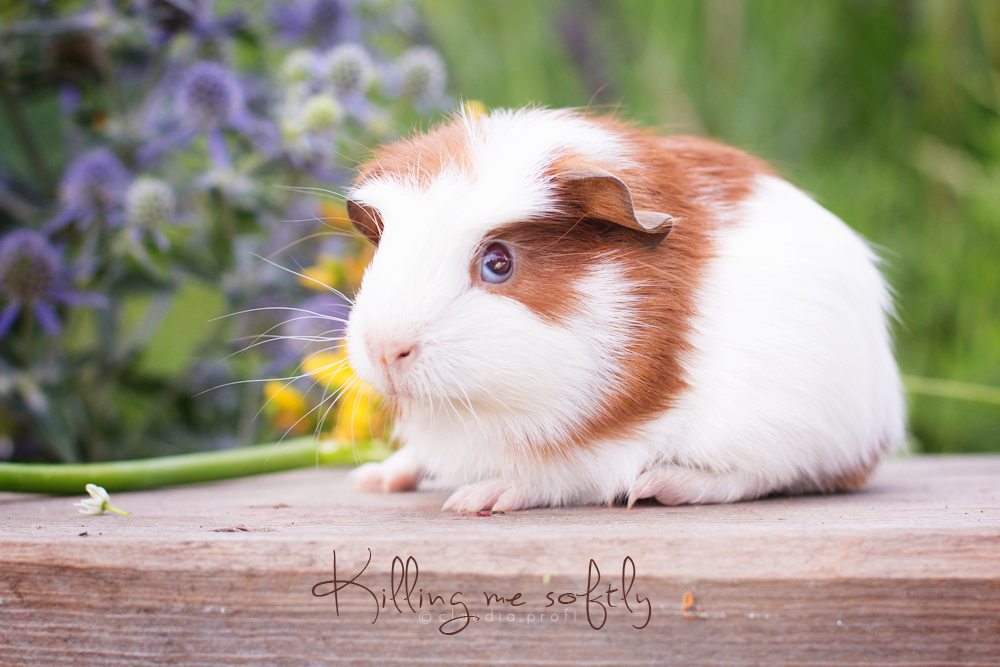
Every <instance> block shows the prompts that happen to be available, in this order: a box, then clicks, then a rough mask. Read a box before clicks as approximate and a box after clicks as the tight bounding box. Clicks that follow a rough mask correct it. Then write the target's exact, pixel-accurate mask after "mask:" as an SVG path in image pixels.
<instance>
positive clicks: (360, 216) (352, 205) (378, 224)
mask: <svg viewBox="0 0 1000 667" xmlns="http://www.w3.org/2000/svg"><path fill="white" fill-rule="evenodd" d="M347 217H349V218H350V219H351V224H353V225H354V228H355V229H357V230H358V231H359V232H361V233H362V234H363V235H364V237H365V238H366V239H368V240H369V241H371V242H372V243H373V244H375V245H376V246H378V242H379V240H380V239H381V238H382V216H380V215H379V213H378V211H376V210H375V209H374V208H372V207H371V206H365V205H364V204H359V203H358V202H356V201H354V200H353V199H348V200H347Z"/></svg>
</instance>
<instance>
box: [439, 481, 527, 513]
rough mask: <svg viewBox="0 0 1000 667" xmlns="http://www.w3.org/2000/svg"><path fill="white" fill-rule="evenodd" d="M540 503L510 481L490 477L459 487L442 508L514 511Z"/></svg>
mask: <svg viewBox="0 0 1000 667" xmlns="http://www.w3.org/2000/svg"><path fill="white" fill-rule="evenodd" d="M538 504H539V503H538V501H537V500H536V499H535V498H533V497H531V496H530V495H528V494H527V493H526V492H525V491H523V490H521V489H519V488H517V487H514V486H511V485H510V483H509V482H505V481H503V480H499V479H489V480H486V481H485V482H478V483H476V484H466V485H465V486H461V487H459V488H458V489H457V490H456V491H455V492H454V493H453V494H451V495H450V496H449V497H448V500H446V501H445V502H444V507H442V508H441V509H442V510H455V511H456V512H479V511H482V510H492V511H494V512H513V511H515V510H524V509H528V508H529V507H537V506H538Z"/></svg>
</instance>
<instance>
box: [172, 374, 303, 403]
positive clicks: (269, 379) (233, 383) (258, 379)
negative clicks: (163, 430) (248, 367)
mask: <svg viewBox="0 0 1000 667" xmlns="http://www.w3.org/2000/svg"><path fill="white" fill-rule="evenodd" d="M301 377H303V376H302V375H297V376H290V377H283V378H251V379H249V380H233V381H232V382H223V383H222V384H217V385H215V386H214V387H209V388H208V389H203V390H201V391H199V392H198V393H197V394H194V395H193V396H192V398H197V397H198V396H201V395H202V394H207V393H208V392H210V391H215V390H216V389H224V388H226V387H232V386H234V385H238V384H251V383H253V382H272V381H277V382H284V381H285V380H293V381H294V380H298V379H299V378H301Z"/></svg>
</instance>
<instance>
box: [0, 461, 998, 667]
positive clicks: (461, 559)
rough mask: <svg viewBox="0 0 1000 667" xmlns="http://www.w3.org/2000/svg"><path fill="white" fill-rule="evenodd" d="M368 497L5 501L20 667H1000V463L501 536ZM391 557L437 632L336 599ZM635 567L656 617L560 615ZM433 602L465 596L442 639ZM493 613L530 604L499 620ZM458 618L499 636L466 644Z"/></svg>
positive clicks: (427, 506) (275, 483)
mask: <svg viewBox="0 0 1000 667" xmlns="http://www.w3.org/2000/svg"><path fill="white" fill-rule="evenodd" d="M345 476H346V471H345V470H343V469H330V468H327V469H320V470H303V471H296V472H289V473H279V474H275V475H269V476H264V477H257V478H251V479H244V480H235V481H231V482H220V483H215V484H206V485H198V486H190V487H179V488H173V489H165V490H161V491H155V492H147V493H126V494H117V495H115V496H114V497H113V498H112V500H113V501H114V504H115V505H116V506H118V507H121V508H123V509H127V510H130V511H131V512H132V515H131V516H129V517H127V518H122V517H117V516H112V515H107V516H98V517H86V516H82V515H80V514H78V513H77V510H76V508H74V507H72V505H71V502H72V501H71V500H70V499H66V498H48V497H47V498H36V497H30V496H19V495H12V494H0V522H2V529H0V602H2V604H0V665H4V666H6V665H22V664H23V665H145V664H149V665H159V664H164V665H167V664H178V665H189V666H200V665H206V666H209V665H211V666H215V665H243V664H260V665H325V664H338V663H358V664H360V663H364V662H373V663H378V664H391V663H396V662H406V663H409V664H441V665H445V664H483V663H487V662H508V663H510V664H519V665H521V664H532V665H550V664H551V665H554V664H569V665H596V664H612V665H626V664H684V665H700V664H705V665H709V664H766V665H786V664H787V665H792V664H824V665H852V664H869V665H874V664H878V665H1000V457H986V456H969V457H943V458H930V457H926V458H910V459H903V460H899V461H890V462H888V463H886V464H883V466H882V467H881V468H880V470H879V471H878V473H877V474H876V476H875V478H874V479H873V481H872V483H871V484H870V485H869V487H868V488H867V489H866V490H864V491H863V492H860V493H855V494H850V495H838V496H809V497H800V498H775V499H768V500H763V501H758V502H750V503H740V504H734V505H722V506H704V507H679V508H667V507H659V506H655V505H643V506H637V507H635V508H633V509H632V510H627V509H624V508H572V509H547V510H530V511H526V512H516V513H507V514H503V515H493V516H477V515H454V514H450V513H445V512H441V511H440V506H441V503H442V501H443V500H444V495H443V494H438V493H413V494H397V495H389V496H383V495H368V494H362V493H358V492H355V491H353V490H351V488H350V486H349V484H348V483H347V481H346V479H345ZM82 495H83V494H81V497H82ZM81 533H86V534H85V535H82V536H81V535H80V534H81ZM368 549H371V553H372V560H371V564H370V565H369V566H368V569H367V571H365V573H364V574H363V575H361V576H360V577H359V578H358V579H357V580H356V581H357V582H358V583H361V584H364V585H366V586H367V587H368V588H370V589H371V590H372V591H373V592H374V593H375V594H376V595H377V597H378V602H379V604H381V601H382V598H381V596H382V589H386V592H387V594H388V592H389V591H390V590H391V588H392V584H390V581H391V565H392V560H393V557H394V556H399V557H400V558H401V560H402V561H405V560H406V559H407V558H408V557H411V556H412V557H413V558H414V559H415V560H416V561H417V563H418V564H419V575H418V577H417V579H416V582H415V583H414V577H413V566H412V563H411V572H410V582H411V585H412V586H413V589H414V593H413V594H412V595H411V600H412V603H413V606H414V608H415V610H416V611H415V612H411V611H410V610H409V608H408V607H407V605H406V602H405V600H403V595H402V592H400V593H399V594H398V595H397V598H398V600H399V606H400V608H401V609H402V612H398V611H397V610H396V608H395V607H394V605H393V603H392V602H391V600H388V599H387V605H386V608H384V609H380V610H379V616H378V619H377V621H375V622H374V623H373V622H372V621H373V619H374V617H375V609H376V604H375V602H374V601H373V600H372V597H370V596H369V595H368V594H367V593H366V592H365V591H363V590H361V589H360V588H359V587H357V586H353V585H346V586H345V588H344V589H343V590H341V591H339V592H338V594H337V596H336V597H337V600H336V601H335V600H334V595H332V594H331V595H326V596H324V597H316V596H314V595H313V587H314V586H315V585H316V584H318V583H320V582H323V581H328V580H331V579H333V578H334V577H333V553H334V550H336V553H337V575H338V577H337V578H338V579H341V580H346V579H351V578H352V577H354V575H355V574H357V572H358V571H359V570H360V569H361V566H363V565H364V563H365V561H366V560H367V558H368ZM626 557H630V558H631V559H632V562H634V564H635V570H636V575H635V578H634V582H633V583H632V584H631V592H630V594H629V606H630V607H631V608H632V609H633V610H634V611H633V613H629V611H628V610H627V609H626V608H625V607H624V605H623V603H622V602H621V600H620V597H619V596H620V591H617V592H614V593H612V594H611V600H610V601H611V603H612V604H614V605H615V607H614V608H610V609H607V612H608V616H607V622H606V624H605V625H604V626H603V627H602V628H601V629H600V630H595V629H593V628H592V627H591V623H593V624H594V625H597V624H599V622H600V620H601V617H602V616H601V610H600V608H599V607H598V606H597V604H596V603H591V604H590V611H591V620H590V621H588V619H587V604H586V601H585V600H586V598H585V597H580V598H578V599H577V600H576V601H575V602H573V603H572V604H567V605H562V604H559V603H558V599H559V598H558V596H559V595H560V594H562V593H576V594H578V595H584V594H585V592H586V590H587V589H588V571H589V568H590V560H591V559H593V560H594V562H595V564H596V566H597V567H599V569H600V576H601V583H600V585H599V586H594V588H595V590H594V592H593V593H592V594H591V595H590V596H589V597H591V598H597V597H598V596H600V601H601V602H602V603H604V604H605V607H606V606H607V599H606V591H607V584H609V583H610V584H611V585H612V587H613V588H618V589H621V588H622V565H623V560H624V559H625V558H626ZM400 574H401V569H400V568H399V567H398V564H397V570H396V575H397V576H396V582H397V585H398V582H399V581H400V580H401V579H402V577H401V576H400ZM590 574H591V583H592V584H593V582H594V579H595V578H596V573H595V572H593V571H590ZM626 586H628V580H627V581H626ZM332 590H333V586H332V585H331V584H326V585H324V586H320V587H319V588H317V589H316V592H317V593H325V592H327V593H328V592H330V591H332ZM421 591H422V592H423V593H424V594H425V598H424V607H423V608H422V609H421V608H420V607H419V604H420V600H419V599H418V596H419V594H420V592H421ZM456 592H460V593H461V595H460V596H455V597H454V598H453V595H454V594H455V593H456ZM549 592H552V593H553V594H552V596H551V599H552V600H553V601H555V602H556V603H555V604H554V605H553V606H552V607H548V608H546V606H545V605H547V604H549V598H547V597H546V594H547V593H549ZM426 593H433V594H435V595H440V596H442V598H443V602H439V603H438V604H436V605H435V606H434V607H430V609H432V610H433V614H432V616H431V618H430V621H429V622H424V621H427V615H424V616H423V617H421V613H422V612H424V611H427V610H428V606H427V602H426ZM484 593H495V594H498V595H502V596H504V597H506V598H510V597H512V596H513V595H514V594H516V593H521V597H520V598H519V599H518V600H517V602H518V603H522V602H523V603H524V604H523V605H521V606H511V605H510V604H509V603H506V604H503V605H499V604H498V603H497V602H495V601H494V603H493V605H492V607H490V608H487V606H486V602H485V598H484ZM686 593H691V594H692V595H693V598H694V602H695V604H696V606H695V607H694V608H693V609H687V610H686V611H685V612H683V613H682V600H683V599H684V596H685V594H686ZM645 598H648V600H649V603H650V604H649V612H650V616H649V623H648V625H647V626H646V627H644V628H643V629H641V630H637V629H634V628H633V627H632V626H633V625H634V626H641V625H642V624H643V623H644V622H645V620H646V617H647V607H646V603H645V602H644V601H642V599H645ZM563 599H564V600H569V599H570V598H569V597H564V598H563ZM452 600H458V601H461V602H464V603H465V604H466V605H467V608H468V610H469V614H470V615H476V616H478V617H479V619H480V620H478V621H469V622H468V625H467V627H465V629H464V630H462V631H460V632H458V633H457V634H455V635H452V636H446V635H444V634H442V633H441V631H440V630H439V628H440V626H441V624H442V620H441V614H442V613H444V614H447V616H446V617H445V618H450V616H451V615H452V611H451V610H452V609H453V608H457V609H458V610H459V613H458V614H457V615H459V616H461V615H462V608H461V606H460V605H459V604H457V603H456V604H455V605H452V604H450V602H451V601H452ZM338 606H339V616H338ZM501 609H502V612H503V616H502V617H501V614H500V611H501ZM490 610H492V611H493V616H492V620H490V619H491V617H490V616H489V614H490ZM553 613H555V614H557V616H556V619H553V617H552V614H553ZM508 614H512V616H509V617H508ZM543 614H545V618H544V619H543V617H542V615H543ZM686 616H687V617H686ZM688 617H693V618H688ZM501 619H502V620H501ZM463 624H464V621H461V620H460V621H457V622H452V623H451V624H450V625H449V626H446V627H445V628H444V629H445V630H446V631H448V630H455V629H458V628H459V627H461V625H463Z"/></svg>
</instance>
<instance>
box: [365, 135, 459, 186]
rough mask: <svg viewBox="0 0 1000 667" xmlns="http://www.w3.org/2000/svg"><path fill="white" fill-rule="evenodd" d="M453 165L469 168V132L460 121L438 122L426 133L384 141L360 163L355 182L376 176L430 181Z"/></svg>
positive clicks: (423, 183) (423, 181)
mask: <svg viewBox="0 0 1000 667" xmlns="http://www.w3.org/2000/svg"><path fill="white" fill-rule="evenodd" d="M450 166H454V167H457V168H458V169H460V170H463V171H468V170H470V169H472V159H471V155H470V152H469V135H468V133H467V132H466V129H465V126H463V125H462V124H461V123H460V122H450V123H442V124H440V125H437V126H435V127H433V128H431V129H430V130H428V131H427V132H423V133H415V134H413V135H412V136H410V137H409V138H407V139H403V140H402V141H395V142H393V143H391V144H386V145H383V146H381V147H379V149H378V150H377V151H375V152H374V154H373V156H372V159H371V160H369V161H368V162H366V163H365V164H363V165H362V166H361V170H360V171H361V175H360V176H359V178H358V179H357V182H358V183H359V184H360V183H363V182H364V181H366V180H374V179H378V178H385V177H390V178H400V179H405V178H415V179H416V181H417V183H419V184H421V185H426V184H429V183H431V182H432V181H433V180H434V178H435V177H437V176H438V175H439V174H440V173H441V171H442V170H443V169H445V168H446V167H450Z"/></svg>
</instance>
